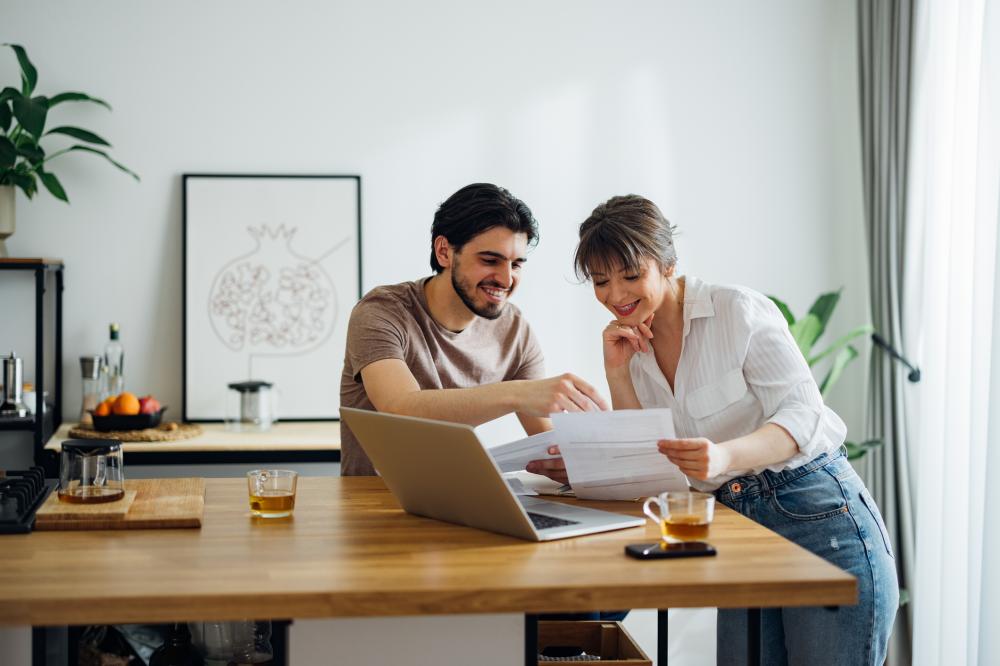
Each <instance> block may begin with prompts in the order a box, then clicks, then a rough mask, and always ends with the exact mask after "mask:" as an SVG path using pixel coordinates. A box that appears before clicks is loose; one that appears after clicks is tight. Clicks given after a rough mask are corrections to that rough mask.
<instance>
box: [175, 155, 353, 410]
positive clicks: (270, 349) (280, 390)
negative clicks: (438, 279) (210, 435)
mask: <svg viewBox="0 0 1000 666" xmlns="http://www.w3.org/2000/svg"><path fill="white" fill-rule="evenodd" d="M183 196H184V201H183V209H184V241H183V254H184V260H183V261H184V266H183V280H184V325H183V328H184V362H183V364H184V370H183V374H184V378H183V403H184V404H183V412H184V414H183V416H184V420H186V421H222V420H224V419H225V418H227V416H233V415H227V414H226V410H227V391H228V390H229V389H228V388H227V387H228V385H229V384H232V383H236V382H243V381H254V380H259V381H266V382H270V383H272V384H273V387H274V388H273V392H274V393H276V394H277V397H278V400H277V414H278V418H279V419H280V420H293V421H294V420H327V419H330V420H336V419H338V418H339V409H340V372H341V368H342V366H343V362H344V347H345V344H346V340H347V321H348V317H349V316H350V312H351V308H352V307H353V306H354V304H355V303H356V302H357V301H358V299H359V298H360V297H361V177H360V176H321V175H316V176H277V175H223V174H185V175H184V176H183ZM230 409H231V407H230Z"/></svg>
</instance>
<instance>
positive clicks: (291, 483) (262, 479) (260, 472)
mask: <svg viewBox="0 0 1000 666" xmlns="http://www.w3.org/2000/svg"><path fill="white" fill-rule="evenodd" d="M298 476H299V475H298V474H297V473H296V472H293V471H292V470H288V469H255V470H253V471H250V472H247V489H248V491H249V493H250V513H252V514H253V515H255V516H258V517H260V518H285V517H287V516H290V515H292V510H293V509H294V508H295V488H296V485H297V482H298Z"/></svg>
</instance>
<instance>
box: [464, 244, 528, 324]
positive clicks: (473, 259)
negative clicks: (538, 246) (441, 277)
mask: <svg viewBox="0 0 1000 666" xmlns="http://www.w3.org/2000/svg"><path fill="white" fill-rule="evenodd" d="M527 253H528V235H527V234H524V233H516V232H513V231H511V230H510V229H507V228H506V227H493V228H492V229H487V230H486V231H484V232H483V233H481V234H479V235H478V236H476V237H474V238H473V239H472V240H470V241H469V242H468V243H466V244H465V245H464V246H463V247H462V249H461V251H459V252H453V253H452V264H451V284H452V286H453V287H454V288H455V293H457V294H458V297H459V298H461V299H462V302H463V303H465V307H467V308H469V310H471V311H472V312H474V313H476V314H477V315H479V316H480V317H485V318H486V319H496V318H497V317H499V316H500V314H501V313H502V312H503V307H504V305H506V303H507V299H508V298H510V295H511V294H512V293H514V289H515V288H516V287H517V283H518V281H519V280H520V277H521V266H522V265H523V264H524V262H525V261H527V259H526V258H525V255H526V254H527Z"/></svg>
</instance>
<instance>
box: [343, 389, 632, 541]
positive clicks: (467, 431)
mask: <svg viewBox="0 0 1000 666" xmlns="http://www.w3.org/2000/svg"><path fill="white" fill-rule="evenodd" d="M340 413H341V418H343V419H344V421H346V422H347V425H348V426H349V427H350V428H351V432H353V433H354V436H355V437H357V439H358V441H359V442H360V443H361V448H362V449H364V451H365V453H367V454H368V457H369V458H371V461H372V463H373V464H374V465H375V468H376V469H377V470H378V472H379V474H380V475H381V477H382V479H383V480H384V481H385V484H386V486H388V487H389V491H390V492H392V494H393V495H394V496H395V497H396V499H397V500H398V501H399V503H400V505H401V506H402V507H403V509H404V510H406V512H407V513H412V514H416V515H418V516H425V517H428V518H435V519H437V520H443V521H445V522H449V523H456V524H459V525H466V526H468V527H476V528H478V529H481V530H487V531H490V532H499V533H500V534H508V535H510V536H513V537H518V538H520V539H526V540H528V541H551V540H553V539H565V538H567V537H574V536H580V535H583V534H593V533H595V532H606V531H610V530H619V529H624V528H626V527H638V526H640V525H642V524H643V523H644V522H645V519H644V518H636V517H633V516H623V515H619V514H617V513H611V512H608V511H599V510H597V509H588V508H584V507H581V506H574V505H569V504H562V503H559V502H550V501H547V500H543V499H539V498H537V497H533V496H532V497H526V496H519V495H515V494H514V492H513V491H512V490H511V488H510V486H509V485H507V481H506V480H504V478H503V476H502V475H501V472H500V469H499V468H498V467H497V465H496V463H495V462H494V461H493V457H492V456H490V454H489V452H488V450H487V449H486V447H485V446H483V444H482V442H481V441H480V440H479V437H478V436H477V435H476V432H475V430H474V429H473V428H472V426H468V425H465V424H463V423H449V422H446V421H435V420H431V419H422V418H416V417H412V416H398V415H396V414H385V413H381V412H373V411H368V410H364V409H351V408H349V407H342V408H341V409H340Z"/></svg>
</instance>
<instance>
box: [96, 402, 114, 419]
mask: <svg viewBox="0 0 1000 666" xmlns="http://www.w3.org/2000/svg"><path fill="white" fill-rule="evenodd" d="M110 413H111V407H110V406H108V401H107V400H105V401H104V402H102V403H101V404H99V405H98V406H97V408H96V409H94V416H107V415H108V414H110Z"/></svg>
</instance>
